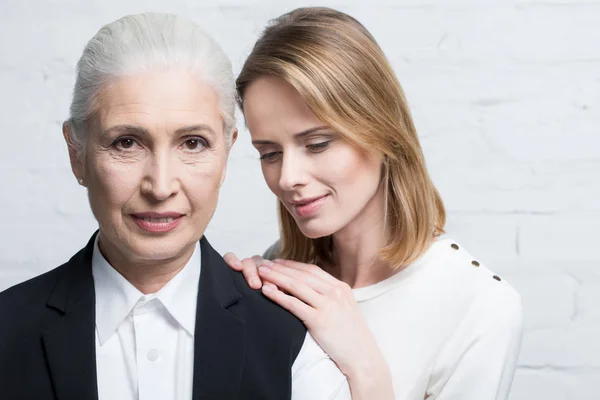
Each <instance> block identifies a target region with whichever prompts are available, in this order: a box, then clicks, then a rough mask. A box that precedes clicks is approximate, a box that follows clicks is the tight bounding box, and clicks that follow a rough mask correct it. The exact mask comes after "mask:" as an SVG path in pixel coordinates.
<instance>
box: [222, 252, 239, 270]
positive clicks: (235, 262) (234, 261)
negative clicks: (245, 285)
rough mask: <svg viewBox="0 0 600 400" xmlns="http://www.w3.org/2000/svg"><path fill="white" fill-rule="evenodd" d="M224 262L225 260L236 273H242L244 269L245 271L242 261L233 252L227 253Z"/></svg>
mask: <svg viewBox="0 0 600 400" xmlns="http://www.w3.org/2000/svg"><path fill="white" fill-rule="evenodd" d="M223 260H225V262H226V263H227V265H229V266H230V267H231V268H233V269H234V270H236V271H241V270H242V269H244V266H243V265H242V263H241V262H240V260H239V259H238V258H237V257H236V255H235V254H233V253H231V252H229V253H225V255H223Z"/></svg>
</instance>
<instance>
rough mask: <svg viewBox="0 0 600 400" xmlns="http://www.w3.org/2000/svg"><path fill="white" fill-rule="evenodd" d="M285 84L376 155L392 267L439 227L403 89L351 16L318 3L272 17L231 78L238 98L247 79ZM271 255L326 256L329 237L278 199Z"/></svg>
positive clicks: (416, 253) (440, 213)
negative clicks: (310, 229) (307, 227)
mask: <svg viewBox="0 0 600 400" xmlns="http://www.w3.org/2000/svg"><path fill="white" fill-rule="evenodd" d="M264 76H273V77H277V78H280V79H283V80H284V81H286V82H287V83H289V84H291V85H292V86H293V87H294V88H295V89H296V90H297V91H298V92H299V94H300V95H301V96H302V98H303V99H304V100H305V102H306V103H307V105H308V107H309V108H310V109H311V111H312V112H313V113H314V114H315V115H316V116H317V118H319V119H320V120H321V121H323V122H324V123H325V124H327V125H328V126H329V127H331V128H332V129H333V130H334V131H336V132H338V133H339V134H341V135H342V136H343V137H344V138H345V139H346V140H348V141H349V142H350V143H352V144H353V145H355V146H357V147H358V148H359V149H362V150H365V151H374V152H376V153H378V154H379V155H380V156H381V158H382V160H383V161H382V182H381V184H382V185H384V186H383V190H384V194H385V205H384V207H385V227H386V231H387V232H389V237H388V242H387V244H386V245H385V246H384V247H383V248H381V249H380V251H379V255H380V258H381V259H382V260H384V261H386V262H387V263H389V265H390V266H392V267H393V268H399V267H401V266H404V265H407V264H409V263H411V262H413V261H415V260H416V259H417V258H419V257H420V256H421V255H422V254H423V253H424V252H425V250H427V248H428V247H429V246H430V244H431V243H432V241H433V240H434V239H435V237H436V236H438V235H440V234H441V233H443V231H444V225H445V221H446V214H445V210H444V205H443V202H442V200H441V197H440V195H439V193H438V191H437V189H436V188H435V186H434V184H433V182H432V181H431V178H430V176H429V174H428V172H427V169H426V167H425V159H424V156H423V151H422V149H421V145H420V143H419V139H418V136H417V132H416V129H415V126H414V123H413V120H412V117H411V114H410V110H409V107H408V103H407V100H406V97H405V95H404V91H403V90H402V87H401V86H400V83H399V81H398V79H397V77H396V75H395V73H394V71H393V70H392V67H391V65H390V64H389V62H388V60H387V58H386V57H385V55H384V53H383V51H382V50H381V48H380V47H379V45H378V44H377V42H376V41H375V39H374V38H373V36H372V35H371V34H370V33H369V31H367V29H366V28H365V27H364V26H363V25H362V24H361V23H359V22H358V21H357V20H356V19H354V18H353V17H351V16H349V15H347V14H344V13H342V12H340V11H336V10H333V9H330V8H324V7H308V8H298V9H296V10H293V11H291V12H289V13H287V14H284V15H282V16H280V17H278V18H276V19H274V20H272V21H271V22H270V23H269V25H268V26H267V28H266V29H265V30H264V32H263V33H262V35H261V36H260V37H259V39H258V41H257V42H256V44H255V45H254V48H253V49H252V51H251V53H250V55H249V57H248V58H247V60H246V62H245V63H244V65H243V67H242V70H241V73H240V75H239V77H238V78H237V81H236V88H237V94H238V104H239V105H240V107H241V108H242V111H243V108H244V94H245V92H246V90H247V88H248V87H249V85H251V84H252V83H253V82H254V81H256V80H257V79H259V78H261V77H264ZM278 212H279V222H280V241H281V243H280V252H279V257H281V258H288V259H292V260H296V261H301V262H320V261H324V262H327V263H332V262H333V259H332V257H333V254H332V240H331V237H330V236H329V237H322V238H317V239H310V238H307V237H306V236H304V235H303V234H302V232H301V231H300V229H299V228H298V226H297V224H296V222H295V221H294V219H293V217H292V215H291V214H290V213H289V212H288V211H287V210H286V208H285V207H284V206H283V205H282V204H281V202H279V205H278Z"/></svg>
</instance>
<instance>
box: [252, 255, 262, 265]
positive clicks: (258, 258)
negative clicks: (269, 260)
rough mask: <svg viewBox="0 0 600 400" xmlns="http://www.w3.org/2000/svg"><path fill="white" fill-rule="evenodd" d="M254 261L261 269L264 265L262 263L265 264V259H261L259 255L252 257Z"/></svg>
mask: <svg viewBox="0 0 600 400" xmlns="http://www.w3.org/2000/svg"><path fill="white" fill-rule="evenodd" d="M252 260H253V261H254V263H255V264H256V265H257V266H259V267H260V266H261V265H262V263H263V262H265V259H264V258H262V257H261V256H259V255H256V256H252Z"/></svg>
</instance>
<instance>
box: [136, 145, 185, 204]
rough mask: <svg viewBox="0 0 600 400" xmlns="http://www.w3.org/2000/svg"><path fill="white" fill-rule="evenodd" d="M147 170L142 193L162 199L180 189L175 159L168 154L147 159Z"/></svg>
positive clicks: (158, 199)
mask: <svg viewBox="0 0 600 400" xmlns="http://www.w3.org/2000/svg"><path fill="white" fill-rule="evenodd" d="M148 161H149V162H148V168H147V172H146V174H145V176H144V180H143V182H142V193H143V194H145V195H146V196H151V197H152V198H153V199H154V200H157V201H164V200H167V199H168V198H169V197H171V196H173V195H175V194H176V193H177V192H179V189H180V179H179V178H180V177H179V176H178V174H177V166H176V165H174V164H175V161H174V160H171V159H170V158H169V157H168V155H157V156H156V157H153V158H152V159H151V160H148Z"/></svg>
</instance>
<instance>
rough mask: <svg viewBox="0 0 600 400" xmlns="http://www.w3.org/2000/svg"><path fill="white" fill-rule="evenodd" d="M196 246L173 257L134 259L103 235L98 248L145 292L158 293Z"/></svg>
mask: <svg viewBox="0 0 600 400" xmlns="http://www.w3.org/2000/svg"><path fill="white" fill-rule="evenodd" d="M195 246H196V244H195V243H194V245H193V246H191V247H190V248H189V249H185V250H184V251H183V252H182V253H181V254H179V255H177V256H176V257H173V258H168V259H161V260H151V261H148V260H141V259H138V260H132V259H130V258H128V257H126V256H125V255H124V254H123V253H122V252H120V251H119V250H118V249H117V248H116V247H114V246H111V245H110V244H109V243H108V241H104V240H102V235H100V237H99V239H98V248H99V249H100V252H101V253H102V255H103V256H104V258H105V259H106V261H108V263H109V264H110V265H111V266H112V267H113V268H114V269H115V270H117V271H118V272H119V273H120V274H121V275H123V277H125V279H127V280H128V281H129V282H130V283H131V284H132V285H133V286H135V288H136V289H137V290H139V291H140V292H142V293H143V294H151V293H156V292H158V291H159V290H160V289H162V288H163V287H164V286H165V285H166V284H167V283H168V282H169V281H170V280H171V279H173V277H175V275H177V274H178V273H179V271H181V270H182V269H183V267H185V265H186V264H187V262H188V261H189V259H190V258H191V257H192V254H193V253H194V248H195Z"/></svg>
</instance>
